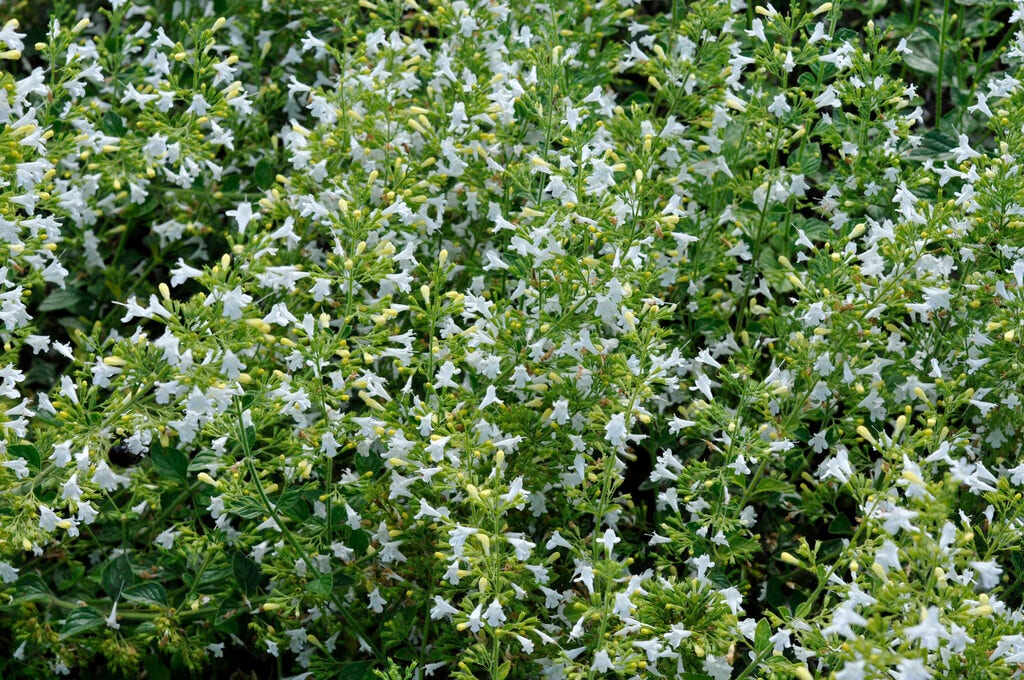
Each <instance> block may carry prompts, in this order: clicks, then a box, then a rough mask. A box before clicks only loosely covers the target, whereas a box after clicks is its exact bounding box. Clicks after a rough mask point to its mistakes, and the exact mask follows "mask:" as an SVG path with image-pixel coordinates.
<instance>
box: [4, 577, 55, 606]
mask: <svg viewBox="0 0 1024 680" xmlns="http://www.w3.org/2000/svg"><path fill="white" fill-rule="evenodd" d="M12 592H13V593H14V599H13V600H12V601H11V604H18V603H22V602H35V601H36V600H48V599H50V588H49V586H47V585H46V582H45V581H43V579H42V578H41V577H40V576H39V575H38V574H25V575H24V576H22V577H21V578H19V579H18V580H17V581H15V582H14V586H13V588H12Z"/></svg>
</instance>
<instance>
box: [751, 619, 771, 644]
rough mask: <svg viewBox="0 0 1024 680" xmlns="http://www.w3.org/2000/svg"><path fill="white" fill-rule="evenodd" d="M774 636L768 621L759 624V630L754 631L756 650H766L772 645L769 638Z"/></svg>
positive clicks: (762, 620)
mask: <svg viewBox="0 0 1024 680" xmlns="http://www.w3.org/2000/svg"><path fill="white" fill-rule="evenodd" d="M771 636H772V627H771V626H770V625H768V620H767V619H761V620H760V621H758V622H757V629H756V630H755V631H754V648H755V649H757V650H759V651H760V650H762V649H766V648H767V647H768V645H770V644H771V642H770V641H769V638H771Z"/></svg>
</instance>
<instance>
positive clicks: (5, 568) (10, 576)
mask: <svg viewBox="0 0 1024 680" xmlns="http://www.w3.org/2000/svg"><path fill="white" fill-rule="evenodd" d="M0 579H3V582H4V583H14V582H15V581H17V580H18V570H17V568H15V567H12V566H11V565H10V563H8V562H0Z"/></svg>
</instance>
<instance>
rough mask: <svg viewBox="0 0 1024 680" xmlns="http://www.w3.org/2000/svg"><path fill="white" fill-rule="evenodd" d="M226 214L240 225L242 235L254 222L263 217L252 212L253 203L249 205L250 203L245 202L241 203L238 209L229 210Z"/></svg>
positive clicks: (239, 229) (239, 230)
mask: <svg viewBox="0 0 1024 680" xmlns="http://www.w3.org/2000/svg"><path fill="white" fill-rule="evenodd" d="M224 214H225V215H227V216H228V217H234V218H235V221H236V222H237V223H238V232H239V233H241V234H244V233H245V230H246V228H247V227H248V226H249V223H250V222H252V221H253V220H258V219H260V218H261V217H262V216H263V215H262V214H261V213H258V212H257V213H254V212H253V211H252V203H249V202H248V201H243V202H242V203H239V204H238V208H237V209H235V210H228V211H227V212H226V213H224Z"/></svg>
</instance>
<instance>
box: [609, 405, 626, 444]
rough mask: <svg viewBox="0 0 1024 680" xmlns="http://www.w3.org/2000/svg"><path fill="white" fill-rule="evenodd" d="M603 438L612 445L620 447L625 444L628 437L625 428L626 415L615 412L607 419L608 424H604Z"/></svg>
mask: <svg viewBox="0 0 1024 680" xmlns="http://www.w3.org/2000/svg"><path fill="white" fill-rule="evenodd" d="M604 432H605V439H607V440H608V442H609V443H610V444H611V445H612V446H614V447H615V448H620V447H623V446H625V444H626V439H627V438H628V437H629V430H627V429H626V415H625V414H623V413H616V414H615V415H613V416H612V417H611V418H610V419H609V420H608V424H607V425H605V426H604Z"/></svg>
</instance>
